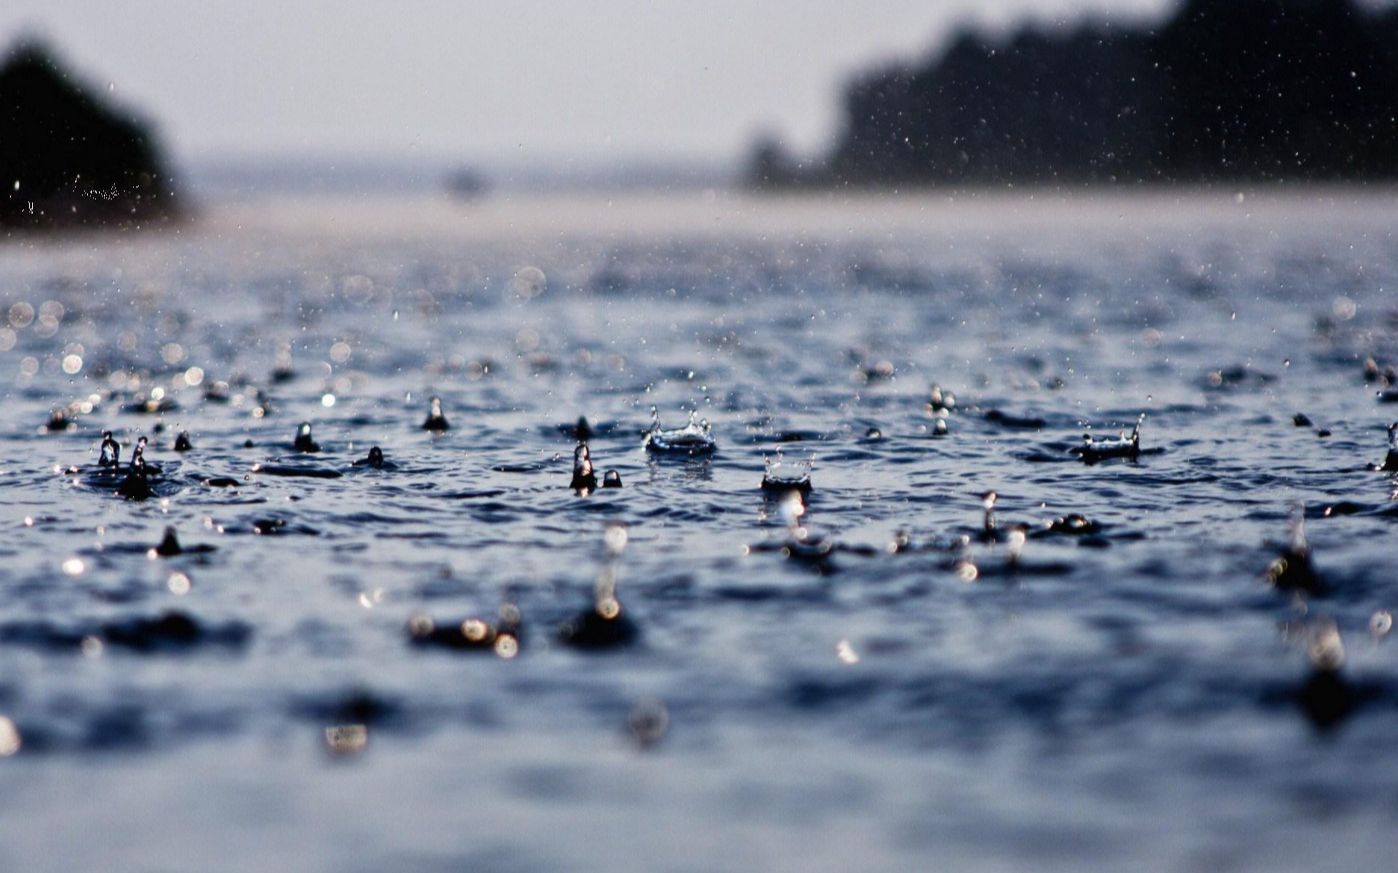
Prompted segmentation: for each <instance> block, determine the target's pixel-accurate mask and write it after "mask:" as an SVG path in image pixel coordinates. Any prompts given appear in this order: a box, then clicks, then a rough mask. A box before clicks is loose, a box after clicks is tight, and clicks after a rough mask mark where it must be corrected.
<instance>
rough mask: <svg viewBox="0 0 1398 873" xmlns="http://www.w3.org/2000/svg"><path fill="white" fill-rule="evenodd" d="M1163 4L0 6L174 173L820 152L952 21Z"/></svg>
mask: <svg viewBox="0 0 1398 873" xmlns="http://www.w3.org/2000/svg"><path fill="white" fill-rule="evenodd" d="M1167 5H1170V4H1169V3H1168V0H1114V2H1111V0H981V2H975V0H859V2H813V0H754V2H732V0H700V2H693V0H690V2H649V3H648V2H641V0H593V2H590V3H575V2H574V3H563V2H553V3H543V2H532V0H505V2H489V3H472V4H466V3H448V2H411V0H408V2H402V3H392V4H390V3H385V2H377V0H372V2H371V0H333V2H328V0H327V2H320V0H316V2H283V0H242V2H198V3H193V2H174V0H163V2H162V0H149V2H112V3H92V2H88V0H81V2H80V0H3V3H0V39H3V41H4V43H6V44H8V43H9V42H10V41H11V40H13V39H14V38H15V37H16V36H17V35H19V34H21V33H38V34H41V35H43V36H45V37H46V38H48V39H49V40H51V42H52V43H53V44H54V45H55V46H56V47H57V48H58V49H59V50H60V52H61V53H62V54H63V55H64V56H65V57H66V58H67V59H68V60H69V62H70V63H71V64H72V65H73V66H75V67H76V68H77V69H78V70H79V72H80V73H81V74H82V75H83V76H85V77H86V78H88V79H89V80H90V81H92V82H94V83H96V84H98V85H107V84H108V83H111V84H112V85H113V87H114V89H115V93H116V95H117V97H119V98H120V99H122V100H124V101H127V102H128V103H130V104H131V105H134V106H136V107H138V108H139V109H141V110H142V111H143V112H144V113H145V114H147V115H148V116H150V117H152V118H154V119H155V120H157V121H158V122H159V125H160V130H161V133H162V134H163V138H164V140H165V142H166V143H167V144H168V145H169V146H170V147H172V148H173V149H174V150H175V152H176V153H178V154H180V155H181V156H183V157H185V158H189V157H194V158H209V157H217V156H243V155H252V156H256V155H269V154H275V153H297V154H319V155H344V156H350V155H365V156H374V157H387V156H396V155H404V154H414V153H415V154H418V155H422V156H423V157H441V156H457V155H460V156H461V157H462V158H463V159H477V160H500V159H505V160H511V159H519V160H524V161H528V160H529V159H530V158H535V159H544V158H547V157H550V156H561V155H572V156H578V157H583V158H588V159H608V158H634V157H642V156H650V157H656V158H666V159H723V158H732V157H735V156H737V155H739V154H740V153H742V152H743V151H744V150H745V149H746V147H747V145H748V144H749V143H750V142H751V140H752V139H753V137H754V136H755V135H756V134H757V133H759V132H761V131H773V132H777V133H780V134H781V135H782V136H783V138H784V139H785V140H786V141H787V142H789V143H791V144H792V145H794V146H795V147H796V148H797V149H804V150H811V149H814V148H815V147H817V146H819V145H820V144H822V143H823V142H824V141H826V139H827V138H828V137H830V136H831V135H832V133H833V131H834V126H835V122H836V119H837V114H838V100H839V87H840V85H841V83H842V82H843V81H844V80H845V79H846V77H847V76H848V75H849V74H850V73H851V72H854V71H857V70H860V69H863V68H866V67H867V66H868V65H870V64H871V63H877V62H879V61H883V60H886V59H891V58H896V57H904V58H907V57H916V56H919V55H922V54H924V53H925V52H926V51H928V50H929V49H930V48H932V47H935V46H936V45H938V44H940V41H941V39H943V38H944V37H945V35H946V34H947V32H948V31H949V29H950V28H952V27H953V26H954V25H955V24H956V23H958V22H960V21H965V20H976V21H978V22H981V23H983V24H986V25H989V26H1003V25H1004V24H1005V23H1006V22H1009V21H1014V20H1017V19H1018V18H1020V17H1021V16H1023V15H1025V14H1028V13H1029V12H1030V11H1031V10H1032V11H1033V13H1034V14H1035V15H1036V17H1037V18H1038V19H1039V20H1041V21H1046V22H1053V21H1056V20H1061V19H1063V18H1065V17H1067V18H1068V19H1069V20H1072V19H1073V18H1075V17H1076V16H1078V15H1081V14H1082V13H1084V12H1086V11H1089V10H1096V11H1098V12H1100V10H1102V9H1104V8H1110V9H1111V10H1113V12H1112V14H1113V15H1115V16H1116V17H1117V18H1119V19H1120V18H1125V17H1131V16H1139V15H1142V14H1148V13H1158V12H1159V11H1160V10H1163V9H1164V8H1166V7H1167Z"/></svg>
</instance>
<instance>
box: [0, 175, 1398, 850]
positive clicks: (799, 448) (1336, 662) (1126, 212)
mask: <svg viewBox="0 0 1398 873" xmlns="http://www.w3.org/2000/svg"><path fill="white" fill-rule="evenodd" d="M1395 206H1398V203H1395V200H1394V195H1393V194H1391V193H1389V192H1371V193H1363V192H1359V193H1357V192H1355V191H1350V190H1339V189H1337V190H1335V191H1333V192H1325V191H1315V190H1310V191H1306V192H1303V193H1296V194H1288V193H1285V192H1273V193H1266V192H1263V193H1259V194H1248V195H1247V196H1242V195H1239V196H1235V195H1234V194H1232V193H1226V194H1220V193H1182V194H1173V193H1168V192H1154V193H1148V194H1143V195H1139V196H1134V197H1115V196H1087V195H1080V196H1073V197H1057V196H1050V195H1042V194H1041V195H1036V196H1030V195H1023V196H1017V197H1013V198H995V197H974V196H957V197H950V196H945V195H916V196H906V197H884V198H873V197H871V198H867V199H866V198H853V199H850V198H842V197H829V198H826V197H811V198H804V199H803V198H793V199H789V200H787V199H771V200H749V199H745V198H740V197H736V196H731V195H722V194H719V195H701V194H694V195H674V196H669V197H659V196H657V197H634V196H633V197H629V198H626V199H620V200H616V201H607V200H604V199H584V198H571V199H557V200H552V199H547V198H533V199H522V200H513V201H512V200H494V201H492V200H483V201H480V202H477V203H466V204H460V203H455V204H454V203H449V202H445V201H437V200H429V199H415V200H406V199H405V200H392V199H388V198H371V199H358V200H355V199H328V198H327V199H301V200H295V201H292V200H286V201H278V200H270V199H269V200H260V201H244V202H239V203H226V204H222V205H220V204H211V205H209V206H208V208H207V210H206V214H205V216H204V218H203V220H202V222H201V223H199V224H197V225H194V226H191V227H186V228H184V229H182V230H181V231H179V232H177V233H169V234H164V235H151V236H139V237H130V238H115V239H107V238H70V239H66V240H65V239H60V240H43V241H40V240H32V241H21V242H10V243H8V244H6V245H4V246H3V247H0V321H4V322H5V323H4V324H3V325H0V385H3V387H0V398H2V399H3V403H4V408H5V410H6V414H5V417H4V427H3V429H0V495H3V500H0V527H3V529H4V531H5V536H4V538H3V539H0V755H3V756H4V757H0V868H3V869H6V870H74V869H82V868H94V869H131V870H152V871H165V870H170V871H175V870H188V869H199V870H244V869H286V870H291V869H297V870H337V871H343V870H350V871H377V870H387V869H423V870H458V869H471V870H494V871H546V870H600V869H622V870H674V871H726V870H734V871H736V870H749V869H761V870H793V871H794V870H801V871H807V870H850V869H877V870H908V869H927V868H929V866H937V867H941V868H945V869H957V870H981V869H984V870H997V869H1005V868H1031V869H1038V870H1044V869H1062V870H1078V869H1083V868H1084V867H1123V866H1126V865H1128V864H1129V865H1130V866H1131V867H1132V869H1165V870H1196V869H1197V870H1205V869H1207V870H1217V869H1244V870H1260V869H1265V868H1273V867H1281V868H1292V869H1297V868H1303V867H1309V868H1314V867H1321V868H1327V869H1337V868H1341V867H1357V866H1359V865H1366V866H1367V865H1372V866H1376V867H1380V868H1383V867H1386V866H1387V865H1388V864H1389V863H1391V858H1392V856H1393V853H1394V851H1395V850H1398V827H1395V826H1398V761H1394V760H1393V759H1392V758H1390V757H1389V755H1388V754H1387V752H1388V751H1389V750H1390V749H1391V748H1392V747H1393V745H1394V743H1395V741H1398V650H1395V648H1394V644H1393V642H1392V641H1390V640H1387V639H1386V636H1387V630H1388V626H1389V625H1390V624H1391V618H1389V619H1387V623H1386V620H1385V617H1386V616H1388V614H1389V613H1388V611H1389V610H1391V609H1392V608H1394V606H1395V605H1398V578H1395V576H1398V574H1396V573H1395V566H1396V565H1395V561H1394V532H1395V525H1398V502H1396V501H1395V493H1394V491H1395V481H1394V480H1393V479H1392V478H1391V477H1390V476H1389V475H1387V474H1385V473H1382V472H1375V471H1372V470H1369V469H1367V465H1369V464H1373V463H1381V462H1382V461H1383V460H1384V456H1385V450H1386V447H1387V436H1386V427H1387V425H1388V424H1389V422H1390V421H1391V420H1394V419H1398V405H1388V404H1385V403H1382V402H1380V401H1381V396H1382V395H1381V394H1380V392H1382V391H1383V390H1384V384H1383V373H1382V369H1383V367H1384V366H1385V365H1387V364H1393V363H1398V298H1396V297H1395V293H1394V289H1395V288H1396V287H1398V239H1395V237H1394V220H1393V216H1394V215H1395V214H1398V212H1395ZM1370 357H1372V358H1374V360H1375V364H1376V365H1377V367H1378V369H1379V372H1378V374H1377V375H1375V374H1374V373H1372V372H1371V373H1370V379H1369V380H1368V381H1366V375H1365V369H1364V364H1365V361H1366V359H1367V358H1370ZM934 384H938V385H940V386H941V387H942V389H943V391H944V392H947V393H952V394H954V395H955V402H954V405H950V404H947V403H946V402H945V401H943V402H942V403H941V404H940V406H941V407H942V408H940V409H937V408H933V406H934V404H931V403H930V402H929V401H930V399H931V398H930V394H929V392H930V390H931V388H932V386H933V385H934ZM433 395H437V396H439V397H440V398H441V399H442V403H443V414H444V417H445V418H446V420H447V422H448V423H449V425H450V429H449V430H446V431H444V432H432V431H428V430H424V429H423V428H422V425H423V423H424V419H425V418H426V417H427V413H428V399H429V397H431V396H433ZM652 407H654V408H656V410H657V412H658V416H659V421H660V422H661V423H662V425H663V426H664V427H680V426H682V425H684V424H685V422H686V421H687V420H688V418H689V415H690V413H691V412H695V413H696V418H704V419H707V421H708V422H709V423H710V425H711V427H712V434H713V436H714V438H715V440H716V442H717V446H718V449H717V452H716V453H713V454H696V455H693V456H688V455H686V456H682V457H673V456H662V455H656V454H648V453H647V452H646V450H645V449H644V448H643V444H642V432H643V431H644V430H646V429H647V428H648V427H650V426H651V422H652V412H651V410H652ZM947 407H949V408H947ZM58 409H62V410H64V412H65V414H66V416H67V422H66V423H65V422H63V421H55V422H53V425H54V430H53V432H48V431H47V428H46V426H45V425H46V422H49V421H50V419H51V417H52V416H53V413H54V411H55V410H58ZM1142 413H1144V414H1145V420H1144V423H1143V424H1142V427H1141V443H1140V445H1141V448H1142V450H1143V451H1142V453H1141V454H1140V456H1139V457H1137V458H1135V459H1134V460H1132V459H1107V460H1103V461H1102V462H1101V463H1096V464H1085V463H1083V462H1082V461H1081V460H1080V459H1079V458H1077V457H1075V456H1074V455H1073V454H1072V449H1074V448H1075V447H1077V446H1079V445H1080V443H1081V440H1082V434H1083V433H1084V432H1086V431H1089V430H1090V431H1091V432H1092V433H1093V434H1094V436H1095V437H1096V438H1098V439H1099V440H1100V439H1101V438H1102V437H1105V436H1115V435H1116V434H1117V433H1118V432H1119V431H1121V430H1128V431H1129V430H1130V428H1131V427H1132V425H1134V424H1135V423H1136V422H1137V420H1138V418H1139V416H1140V415H1141V414H1142ZM1298 414H1302V415H1304V416H1305V419H1304V420H1301V419H1296V418H1295V416H1297V415H1298ZM579 416H585V417H586V418H587V421H588V424H589V427H590V429H591V431H592V432H593V435H592V437H591V439H590V441H589V447H590V453H591V458H592V461H593V463H594V464H595V467H596V472H597V475H598V477H599V478H600V476H601V474H602V472H603V471H605V470H610V469H614V470H616V471H617V472H619V473H620V476H621V479H622V481H623V483H624V487H622V488H620V489H611V488H607V489H599V490H597V491H595V492H593V493H591V494H588V495H585V496H580V495H577V494H575V493H574V492H573V491H572V490H570V489H569V480H570V474H571V473H572V461H573V449H574V446H575V442H574V440H573V434H574V432H575V427H576V422H577V419H578V418H579ZM302 421H308V422H310V423H311V424H312V426H313V434H314V439H315V441H317V442H318V443H319V446H320V448H321V451H320V452H319V453H316V454H309V455H307V454H301V453H297V452H295V451H293V447H292V441H293V437H294V436H295V434H296V430H297V426H298V424H300V423H301V422H302ZM938 421H943V422H945V431H946V432H945V434H938V430H939V426H938V424H937V422H938ZM1298 421H1299V422H1300V423H1299V424H1298ZM108 429H109V430H112V431H113V432H114V434H115V437H116V439H117V440H118V441H119V442H120V443H121V444H122V454H121V457H122V463H123V465H124V464H125V463H126V462H127V460H128V459H129V458H130V455H131V452H132V447H133V445H134V443H135V441H136V439H137V438H138V437H139V436H142V435H144V436H147V437H148V438H149V440H150V446H149V448H148V449H147V450H146V453H145V457H146V459H147V460H148V461H151V462H153V463H156V464H159V465H160V466H161V467H162V474H161V476H160V477H158V478H157V479H154V480H153V484H152V488H153V491H154V494H153V496H152V497H151V498H150V499H148V500H144V501H128V500H124V499H122V498H121V497H120V496H118V495H117V494H116V493H114V490H113V484H112V482H111V481H109V480H108V479H104V478H103V477H102V476H100V475H98V474H96V473H95V472H94V468H95V465H96V463H97V459H98V458H97V450H98V446H99V444H100V442H101V436H102V432H103V431H104V430H108ZM182 431H188V433H189V435H190V442H191V444H192V449H191V450H190V451H188V452H182V453H177V452H175V451H173V444H174V442H175V440H176V437H177V435H178V434H179V433H180V432H182ZM1322 433H1324V434H1325V435H1322ZM371 446H379V447H381V448H382V450H383V453H384V457H385V460H386V461H387V463H386V464H385V466H384V468H382V469H377V468H374V467H371V466H368V465H359V466H352V462H353V461H355V460H358V459H362V458H364V457H365V455H366V453H367V452H368V450H369V448H370V447H371ZM779 456H780V463H781V465H782V466H781V467H778V468H775V469H777V470H785V471H788V473H789V471H790V470H792V469H795V470H797V471H798V472H804V471H805V470H806V469H807V467H808V466H809V470H810V482H811V485H812V488H811V490H810V493H809V497H808V499H807V500H806V502H805V505H804V507H803V506H802V505H801V504H799V503H796V502H794V501H792V499H791V498H787V499H785V500H784V499H783V498H782V497H781V496H780V495H778V494H774V493H771V492H764V490H763V489H761V488H760V487H759V485H760V483H761V482H762V479H763V473H764V469H765V468H764V461H767V460H770V461H772V462H777V461H778V457H779ZM70 468H76V469H70ZM774 475H775V474H774ZM988 491H994V492H996V495H997V497H996V498H995V499H993V500H987V499H986V498H985V496H984V495H985V493H986V492H988ZM1298 502H1299V503H1300V504H1302V505H1303V506H1304V512H1305V515H1306V527H1305V533H1306V536H1307V539H1308V542H1309V547H1310V549H1311V550H1312V561H1313V564H1314V568H1315V570H1316V572H1317V573H1318V574H1319V577H1320V579H1321V581H1322V582H1323V590H1322V592H1321V593H1319V594H1315V595H1310V596H1304V595H1303V594H1302V593H1297V592H1291V591H1279V590H1275V589H1274V588H1272V587H1270V586H1269V585H1268V584H1267V582H1266V575H1267V571H1268V567H1269V565H1270V564H1271V563H1272V562H1273V559H1274V558H1277V557H1278V556H1279V555H1281V554H1283V552H1284V550H1285V548H1286V545H1287V540H1288V516H1289V515H1290V514H1291V512H1292V511H1293V510H1292V507H1293V504H1296V503H1298ZM987 503H992V504H993V512H994V521H995V524H996V533H995V536H994V537H988V536H986V535H985V532H984V530H983V513H984V511H985V505H986V504H987ZM803 510H804V511H803ZM1072 513H1078V514H1081V515H1082V516H1084V519H1082V520H1068V521H1060V523H1059V524H1057V525H1056V526H1052V527H1051V525H1053V522H1054V520H1055V519H1060V520H1061V519H1064V518H1065V517H1067V516H1069V515H1070V514H1072ZM1017 524H1023V525H1027V526H1028V527H1027V529H1023V528H1017V527H1016V525H1017ZM167 526H172V527H173V528H174V529H175V532H176V535H177V536H178V538H179V540H180V541H181V542H182V543H183V545H184V547H185V549H186V551H185V553H183V554H178V555H172V556H163V555H159V554H156V553H152V552H151V551H150V550H151V549H152V548H153V547H155V546H156V545H157V544H158V543H159V542H160V541H161V539H162V536H163V533H164V531H165V529H166V527H167ZM609 526H610V527H609ZM623 526H624V527H623ZM992 539H994V540H995V541H993V542H992V541H990V540H992ZM198 546H204V547H212V548H211V549H208V548H205V549H203V550H195V548H194V547H198ZM1293 561H1294V558H1293ZM599 590H600V591H601V592H603V593H604V594H605V595H606V596H607V597H610V600H608V601H607V606H608V608H609V609H612V610H613V612H615V610H616V609H618V608H619V610H620V613H621V619H622V620H625V621H626V622H627V625H626V628H627V631H628V632H627V633H625V634H615V633H611V630H612V629H614V628H615V625H607V624H606V623H605V622H600V623H599V620H598V618H597V615H595V614H594V615H593V616H591V617H588V616H587V615H586V614H587V613H588V612H589V611H591V610H593V609H594V603H595V602H596V601H597V600H599V599H605V598H598V592H599ZM502 606H503V614H502ZM473 618H479V619H481V620H482V623H475V624H470V625H465V626H463V624H462V623H463V621H465V620H467V619H473ZM516 619H517V622H516ZM585 619H586V621H585ZM589 622H590V623H589ZM594 626H600V627H602V630H601V631H598V630H597V628H596V627H594ZM507 631H508V632H507ZM609 633H611V635H610V636H609V635H608V634H609ZM499 634H504V635H505V636H508V637H509V638H510V639H511V640H513V641H514V645H513V646H510V645H505V646H502V645H499V644H498V643H499V636H498V635H499ZM589 634H591V636H589ZM598 634H600V636H599V635H598ZM482 638H488V640H490V641H494V642H495V643H496V644H494V645H485V646H474V645H472V641H475V640H479V639H482ZM588 642H591V643H593V644H594V645H591V646H586V645H582V644H584V643H588Z"/></svg>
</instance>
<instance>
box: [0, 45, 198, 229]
mask: <svg viewBox="0 0 1398 873" xmlns="http://www.w3.org/2000/svg"><path fill="white" fill-rule="evenodd" d="M102 97H105V95H102ZM178 211H179V210H178V199H177V195H176V192H175V190H174V186H173V180H172V179H171V177H170V174H169V172H168V170H166V168H165V166H164V161H163V158H162V157H161V154H160V150H159V149H158V148H157V146H156V144H155V142H154V137H153V134H152V133H151V131H150V130H149V129H148V128H147V126H146V125H144V124H142V123H140V122H139V121H137V120H136V119H135V118H132V117H131V116H129V115H125V114H122V113H121V112H119V111H118V110H117V109H116V108H115V107H113V106H111V105H109V104H108V103H107V101H106V100H104V99H101V98H99V97H98V96H97V95H95V94H94V93H93V92H92V91H91V90H90V89H88V88H85V87H83V86H82V85H81V84H80V83H79V82H78V81H76V80H75V78H74V77H73V76H72V74H71V73H69V72H68V71H67V70H65V69H63V67H62V66H61V65H60V64H59V62H58V61H57V60H56V59H55V57H54V56H53V54H52V53H51V52H49V51H48V50H47V49H46V48H45V47H43V46H42V45H40V44H38V43H34V42H23V43H20V44H18V45H16V46H15V47H13V48H12V49H11V50H10V51H9V53H8V55H7V57H6V58H5V59H4V61H3V63H0V228H10V229H24V228H40V229H51V228H67V227H91V226H113V225H115V226H132V227H134V226H143V225H145V224H148V223H150V222H153V221H163V220H166V219H168V218H170V217H171V216H173V215H176V214H178Z"/></svg>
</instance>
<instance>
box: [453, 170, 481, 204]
mask: <svg viewBox="0 0 1398 873" xmlns="http://www.w3.org/2000/svg"><path fill="white" fill-rule="evenodd" d="M489 188H490V183H489V182H487V181H486V178H485V176H483V175H481V174H480V173H478V172H476V171H475V170H472V169H471V168H469V167H461V168H459V169H457V170H454V171H453V172H452V173H451V175H449V176H447V193H448V194H450V195H451V196H452V197H454V198H456V199H458V200H474V199H476V198H477V197H480V196H482V195H484V194H485V192H486V191H487V190H489Z"/></svg>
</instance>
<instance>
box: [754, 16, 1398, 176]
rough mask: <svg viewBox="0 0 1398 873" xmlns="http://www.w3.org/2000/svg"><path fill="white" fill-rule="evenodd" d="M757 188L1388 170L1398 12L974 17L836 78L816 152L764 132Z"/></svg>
mask: <svg viewBox="0 0 1398 873" xmlns="http://www.w3.org/2000/svg"><path fill="white" fill-rule="evenodd" d="M748 178H749V181H750V183H751V184H753V185H755V186H758V187H792V186H803V185H810V186H829V185H838V184H849V185H877V186H893V185H928V184H1015V183H1033V184H1045V183H1047V184H1053V183H1060V182H1061V183H1112V182H1208V181H1272V180H1310V181H1332V180H1368V179H1394V178H1398V10H1394V9H1392V8H1388V9H1385V10H1382V11H1371V10H1368V9H1365V8H1361V7H1360V6H1358V5H1356V4H1355V3H1354V2H1353V0H1186V2H1184V3H1183V5H1182V6H1181V7H1180V8H1179V9H1177V10H1176V11H1175V13H1174V14H1173V15H1172V16H1171V17H1169V18H1168V19H1167V20H1166V21H1164V22H1163V23H1161V24H1158V25H1156V26H1144V25H1142V26H1139V27H1136V28H1130V27H1116V26H1110V25H1107V24H1103V23H1091V22H1089V23H1085V24H1082V25H1080V26H1078V27H1077V28H1076V29H1074V30H1072V31H1070V32H1066V33H1046V32H1043V31H1042V30H1040V29H1037V28H1035V27H1026V28H1024V29H1022V30H1020V31H1018V32H1017V33H1015V34H1013V35H1011V36H1010V37H1008V38H1007V39H1005V40H1003V41H996V40H992V39H989V38H987V37H985V36H983V35H978V34H976V33H973V32H970V31H963V32H961V33H959V34H958V35H957V36H955V37H954V38H953V39H952V40H951V42H950V44H949V45H948V47H947V48H946V50H945V51H944V52H943V53H942V54H941V55H940V56H938V57H936V58H934V59H933V60H931V61H929V62H928V63H926V64H924V65H912V66H893V67H887V68H884V69H880V70H877V71H875V72H872V73H868V74H866V75H863V76H861V77H859V78H857V79H855V80H854V81H853V82H852V83H851V84H850V85H849V86H848V87H847V89H846V92H845V100H844V126H843V130H842V132H841V133H840V135H839V137H838V139H837V141H836V143H835V144H834V147H833V148H832V149H831V150H830V152H829V153H828V154H827V155H825V156H823V157H821V158H819V159H817V160H815V161H813V162H810V163H803V162H800V161H798V160H796V159H795V158H793V157H792V156H790V155H789V154H788V153H786V151H785V150H784V149H783V148H782V147H781V146H780V144H779V143H777V142H776V141H774V140H766V141H764V142H761V143H759V144H758V145H757V146H756V147H755V149H754V153H753V155H752V158H751V161H750V163H749V167H748Z"/></svg>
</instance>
